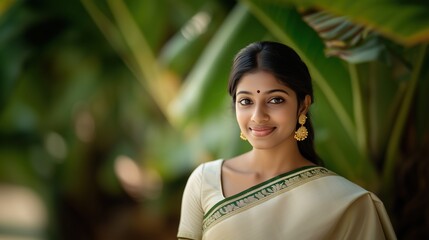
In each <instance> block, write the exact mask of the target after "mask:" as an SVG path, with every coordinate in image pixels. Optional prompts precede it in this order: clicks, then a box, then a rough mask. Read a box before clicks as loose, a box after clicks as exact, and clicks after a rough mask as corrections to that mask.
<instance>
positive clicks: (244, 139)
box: [240, 132, 247, 141]
mask: <svg viewBox="0 0 429 240" xmlns="http://www.w3.org/2000/svg"><path fill="white" fill-rule="evenodd" d="M240 138H241V140H243V141H247V138H246V136H244V134H243V132H240Z"/></svg>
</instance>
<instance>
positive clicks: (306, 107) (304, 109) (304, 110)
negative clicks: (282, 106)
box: [298, 95, 311, 116]
mask: <svg viewBox="0 0 429 240" xmlns="http://www.w3.org/2000/svg"><path fill="white" fill-rule="evenodd" d="M310 105H311V96H310V95H305V98H304V101H302V103H301V106H300V107H299V111H298V116H299V115H301V114H304V115H306V114H307V112H308V110H310Z"/></svg>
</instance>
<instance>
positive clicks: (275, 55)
mask: <svg viewBox="0 0 429 240" xmlns="http://www.w3.org/2000/svg"><path fill="white" fill-rule="evenodd" d="M261 70H262V71H266V72H269V73H271V74H273V75H274V76H275V77H276V78H277V79H278V80H280V82H281V83H283V84H284V85H286V86H287V87H289V88H291V89H292V90H293V91H295V93H296V96H297V100H298V109H299V108H300V106H301V105H302V104H303V103H304V99H305V96H306V95H310V96H311V102H312V103H313V99H314V97H313V86H312V83H311V76H310V73H309V71H308V68H307V66H306V65H305V63H304V62H303V61H302V60H301V58H300V57H299V56H298V54H297V53H296V52H295V51H294V50H293V49H292V48H290V47H288V46H286V45H284V44H281V43H277V42H269V41H262V42H255V43H251V44H250V45H248V46H247V47H245V48H243V49H241V50H240V52H238V54H237V55H236V56H235V58H234V62H233V65H232V70H231V74H230V77H229V83H228V91H229V95H230V96H231V97H232V104H233V107H235V102H236V91H237V85H238V83H239V81H240V79H241V78H242V77H243V75H244V74H246V73H252V72H256V71H261ZM299 127H300V125H299V123H297V124H296V128H295V129H298V128H299ZM305 127H306V128H307V129H308V137H307V139H305V140H304V141H298V149H299V151H300V153H301V154H302V155H303V156H304V157H305V158H306V159H308V160H310V161H311V162H313V163H315V164H317V165H321V166H323V161H322V159H320V157H319V156H318V155H317V153H316V151H315V149H314V129H313V126H312V124H311V119H310V114H309V112H307V121H306V123H305Z"/></svg>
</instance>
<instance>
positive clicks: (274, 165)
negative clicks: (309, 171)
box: [248, 144, 312, 178]
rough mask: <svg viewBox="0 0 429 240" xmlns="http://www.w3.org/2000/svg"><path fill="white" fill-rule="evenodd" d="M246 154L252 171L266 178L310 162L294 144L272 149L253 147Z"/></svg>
mask: <svg viewBox="0 0 429 240" xmlns="http://www.w3.org/2000/svg"><path fill="white" fill-rule="evenodd" d="M248 154H249V155H248V161H249V167H251V169H252V171H253V172H255V173H256V174H258V175H260V176H262V177H264V176H265V177H267V178H270V177H273V176H277V175H279V174H281V173H284V172H288V171H291V170H294V169H296V168H298V167H302V166H306V165H311V164H312V163H311V162H310V161H308V160H306V159H305V158H304V157H303V156H302V155H301V153H300V152H299V149H298V146H297V145H296V144H291V145H288V146H281V147H277V148H274V149H255V148H254V149H253V150H252V151H250V152H249V153H248Z"/></svg>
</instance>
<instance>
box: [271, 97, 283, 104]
mask: <svg viewBox="0 0 429 240" xmlns="http://www.w3.org/2000/svg"><path fill="white" fill-rule="evenodd" d="M284 101H285V100H284V99H283V98H281V97H273V98H271V99H270V101H269V103H273V104H279V103H282V102H284Z"/></svg>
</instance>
